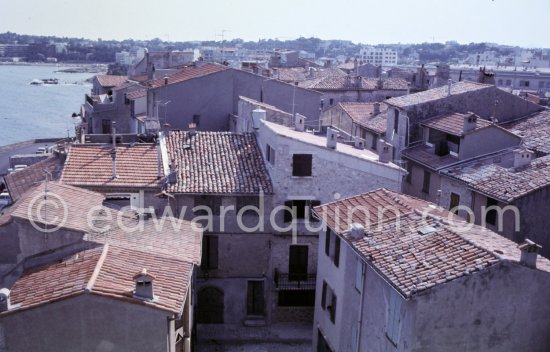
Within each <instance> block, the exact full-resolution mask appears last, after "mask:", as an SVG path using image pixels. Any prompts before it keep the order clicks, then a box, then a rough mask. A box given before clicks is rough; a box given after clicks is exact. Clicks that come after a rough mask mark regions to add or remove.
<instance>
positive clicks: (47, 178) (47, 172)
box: [43, 169, 52, 239]
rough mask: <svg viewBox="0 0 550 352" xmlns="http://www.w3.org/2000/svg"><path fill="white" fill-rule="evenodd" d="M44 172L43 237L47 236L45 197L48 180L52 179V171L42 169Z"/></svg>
mask: <svg viewBox="0 0 550 352" xmlns="http://www.w3.org/2000/svg"><path fill="white" fill-rule="evenodd" d="M43 171H44V173H45V174H46V180H45V182H44V239H47V238H48V206H47V203H46V201H47V198H48V182H49V181H50V180H51V179H52V173H51V172H50V171H48V169H44V170H43Z"/></svg>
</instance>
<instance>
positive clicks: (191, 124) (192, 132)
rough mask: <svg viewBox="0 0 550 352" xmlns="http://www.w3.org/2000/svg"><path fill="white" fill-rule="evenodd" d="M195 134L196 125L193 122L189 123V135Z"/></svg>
mask: <svg viewBox="0 0 550 352" xmlns="http://www.w3.org/2000/svg"><path fill="white" fill-rule="evenodd" d="M195 134H197V124H196V123H194V122H191V123H190V124H189V135H190V136H194V135H195Z"/></svg>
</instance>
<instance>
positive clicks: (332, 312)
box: [327, 292, 337, 324]
mask: <svg viewBox="0 0 550 352" xmlns="http://www.w3.org/2000/svg"><path fill="white" fill-rule="evenodd" d="M331 293H332V295H331V296H332V297H331V300H330V306H328V307H327V308H328V310H329V314H330V321H331V322H332V323H333V324H334V323H335V321H336V302H337V299H336V295H335V294H334V292H331Z"/></svg>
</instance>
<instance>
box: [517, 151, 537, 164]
mask: <svg viewBox="0 0 550 352" xmlns="http://www.w3.org/2000/svg"><path fill="white" fill-rule="evenodd" d="M534 154H535V153H533V152H532V151H531V150H529V149H526V148H520V149H516V150H514V168H520V167H524V166H526V165H529V163H531V160H532V159H533V156H534Z"/></svg>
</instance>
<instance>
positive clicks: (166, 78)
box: [164, 75, 168, 85]
mask: <svg viewBox="0 0 550 352" xmlns="http://www.w3.org/2000/svg"><path fill="white" fill-rule="evenodd" d="M167 84H168V76H167V75H164V85H167Z"/></svg>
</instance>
